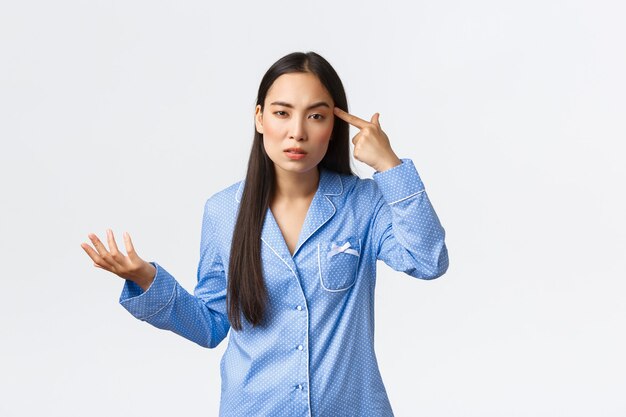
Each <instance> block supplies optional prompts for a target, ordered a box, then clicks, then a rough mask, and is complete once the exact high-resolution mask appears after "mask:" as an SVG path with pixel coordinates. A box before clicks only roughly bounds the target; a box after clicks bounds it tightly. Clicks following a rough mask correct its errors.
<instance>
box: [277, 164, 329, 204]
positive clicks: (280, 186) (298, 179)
mask: <svg viewBox="0 0 626 417" xmlns="http://www.w3.org/2000/svg"><path fill="white" fill-rule="evenodd" d="M319 178H320V174H319V170H318V168H317V167H314V168H313V169H311V170H309V171H307V172H291V171H285V170H281V169H280V168H277V169H276V189H275V194H274V195H275V198H277V199H280V200H286V201H290V200H291V201H295V200H302V199H308V198H311V197H312V196H313V195H314V194H315V192H316V191H317V188H318V185H319Z"/></svg>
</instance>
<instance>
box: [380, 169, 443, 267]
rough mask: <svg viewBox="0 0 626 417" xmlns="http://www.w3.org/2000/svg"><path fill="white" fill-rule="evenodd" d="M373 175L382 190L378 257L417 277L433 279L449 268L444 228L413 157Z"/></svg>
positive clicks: (391, 265)
mask: <svg viewBox="0 0 626 417" xmlns="http://www.w3.org/2000/svg"><path fill="white" fill-rule="evenodd" d="M401 161H402V164H400V165H397V166H395V167H393V168H390V169H388V170H385V171H382V172H378V171H377V172H375V173H374V175H373V176H372V178H373V179H374V181H376V184H377V185H378V189H379V191H380V198H379V199H378V201H377V203H376V207H375V210H374V212H375V215H374V217H373V220H372V222H373V233H372V234H371V238H372V244H373V245H374V247H375V248H376V250H377V256H376V257H377V259H379V260H382V261H383V262H385V263H386V264H387V265H389V266H390V267H391V268H393V269H394V270H396V271H402V272H405V273H406V274H408V275H410V276H413V277H415V278H422V279H434V278H437V277H440V276H441V275H443V274H444V273H445V272H446V271H447V269H448V250H447V247H446V244H445V230H444V228H443V227H442V225H441V223H440V222H439V218H438V217H437V214H436V213H435V210H434V208H433V206H432V205H431V203H430V200H429V199H428V195H427V194H426V190H425V189H424V184H423V183H422V180H421V178H420V176H419V174H418V172H417V170H416V168H415V166H414V164H413V161H412V160H411V159H407V158H403V159H401Z"/></svg>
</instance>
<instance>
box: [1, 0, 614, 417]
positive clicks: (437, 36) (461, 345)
mask: <svg viewBox="0 0 626 417" xmlns="http://www.w3.org/2000/svg"><path fill="white" fill-rule="evenodd" d="M625 12H626V6H624V5H623V2H618V1H613V2H609V1H602V0H600V1H593V2H592V1H591V0H587V1H581V0H574V1H565V0H563V1H550V0H548V1H546V0H541V1H539V0H531V1H525V2H521V1H520V2H516V1H489V0H478V1H475V2H463V1H449V0H445V1H440V2H436V3H435V2H417V3H416V2H408V1H407V2H400V1H389V0H387V1H384V2H373V1H359V2H357V1H349V2H338V1H319V2H306V3H304V2H302V3H301V2H293V1H289V2H230V3H229V2H201V1H188V2H174V1H89V2H87V1H67V0H65V1H57V2H45V1H19V2H17V1H13V2H8V1H6V2H2V3H1V5H0V140H1V148H0V149H1V151H0V181H1V192H0V203H1V205H0V210H1V212H0V256H1V257H2V269H1V277H0V279H1V284H2V285H1V288H2V301H1V302H0V327H1V329H2V330H1V333H0V337H1V341H0V393H1V394H0V398H1V400H0V415H2V416H7V417H13V416H36V415H46V416H63V417H67V416H133V417H137V416H168V415H186V414H187V415H196V416H216V415H217V411H218V408H219V397H220V376H219V361H220V359H221V355H222V353H223V351H224V348H225V346H226V344H227V341H223V342H222V344H221V345H219V346H218V347H217V348H215V349H213V350H209V349H204V348H201V347H199V346H197V345H195V344H193V343H192V342H190V341H188V340H186V339H183V338H181V337H180V336H177V335H175V334H173V333H169V332H166V331H163V330H159V329H156V328H154V327H151V326H150V325H148V324H146V323H143V322H141V321H138V320H136V319H135V318H133V317H132V316H131V315H130V314H128V313H127V312H126V310H124V308H123V307H121V306H120V305H119V304H118V297H119V294H120V292H121V289H122V285H123V281H122V280H121V279H120V278H119V277H117V276H115V275H113V274H110V273H108V272H105V271H102V270H99V269H97V268H94V267H93V266H92V262H91V261H90V259H89V258H88V257H87V255H86V254H85V253H84V252H83V250H82V249H81V248H80V243H81V242H84V241H88V240H87V234H88V233H89V232H95V233H97V234H98V235H99V236H100V237H101V238H104V232H105V230H106V228H108V227H111V228H112V229H113V230H114V232H115V234H116V236H117V237H118V241H120V240H119V239H121V233H122V232H123V231H124V230H127V231H129V232H130V234H131V236H132V237H133V241H134V243H135V246H136V249H137V251H138V253H139V255H140V256H142V257H143V258H144V259H146V260H156V261H158V262H159V263H161V264H162V265H163V266H164V267H166V268H167V269H168V271H170V272H171V273H172V274H173V275H174V276H175V277H176V278H177V279H178V281H179V282H180V283H181V284H182V285H183V286H184V287H185V288H186V289H187V290H188V291H192V290H193V288H194V285H195V281H196V275H195V274H196V267H197V262H198V259H199V244H200V226H201V220H202V209H203V204H204V201H205V200H206V198H208V196H210V195H211V194H213V193H214V192H216V191H218V190H220V189H222V188H224V187H226V186H228V185H230V184H232V183H233V182H235V181H238V180H240V179H241V178H243V176H244V174H245V167H246V164H247V158H248V154H249V150H250V145H251V141H252V135H253V131H254V130H253V129H254V124H253V112H254V104H255V97H256V92H257V88H258V84H259V82H260V80H261V77H262V75H263V74H264V72H265V71H266V70H267V68H268V67H269V66H270V65H271V64H272V63H273V62H274V61H276V60H277V59H279V58H280V57H282V56H283V55H285V54H287V53H290V52H293V51H310V50H312V51H315V52H318V53H320V54H321V55H322V56H324V57H325V58H326V59H328V60H329V61H330V63H331V64H332V65H333V66H334V67H335V69H336V70H337V72H338V73H339V75H340V77H341V78H342V81H343V83H344V86H345V88H346V92H347V95H348V101H349V110H350V112H351V113H352V114H355V115H357V116H359V117H361V118H367V119H369V118H370V117H371V116H372V115H373V114H374V113H375V112H380V122H381V125H382V127H383V130H385V132H386V133H387V134H388V136H389V138H390V140H391V144H392V147H393V148H394V150H395V151H396V153H397V154H398V156H400V157H408V158H412V159H413V161H414V162H415V165H416V167H417V169H418V171H419V172H420V174H421V176H422V179H423V180H424V183H425V186H426V189H427V191H428V194H429V197H430V199H431V201H432V203H433V205H434V207H435V210H436V211H437V213H438V215H439V217H440V220H441V222H442V224H443V225H444V228H445V229H446V233H447V235H446V241H447V244H448V249H449V254H450V268H449V270H448V272H447V273H446V274H445V275H444V276H443V277H441V278H439V279H437V280H434V281H421V280H417V279H414V278H411V277H409V276H408V275H403V274H401V273H399V272H396V271H393V270H391V269H390V268H388V267H387V266H386V265H385V264H383V263H379V275H378V284H377V294H376V351H377V355H378V359H379V365H380V369H381V372H382V375H383V380H384V382H385V385H386V387H387V391H388V394H389V397H390V400H391V403H392V406H393V408H394V411H395V413H396V415H397V416H400V417H403V416H409V417H410V416H430V417H435V416H441V417H444V416H445V417H448V416H463V417H465V416H476V417H487V416H493V417H502V416H533V417H534V416H546V417H547V416H550V417H552V416H624V415H626V399H625V398H626V397H625V396H624V392H626V359H625V355H624V352H626V337H625V336H624V333H625V328H626V302H625V301H626V300H625V294H626V283H625V280H626V274H625V273H624V271H625V269H626V256H625V255H626V250H625V249H626V221H625V220H624V213H626V196H625V192H624V190H625V187H624V182H625V180H626V164H624V156H625V150H624V148H625V147H624V146H623V144H624V141H625V140H626V123H625V119H626V118H625V116H626V99H625V97H626V82H625V79H626V78H625V77H624V74H626V49H625V48H624V39H626V26H624V24H623V23H624V18H625ZM356 133H357V130H355V128H352V130H351V136H354V135H355V134H356ZM355 166H356V168H357V172H358V173H359V175H360V176H361V177H370V176H371V174H372V172H373V170H371V169H370V168H369V167H368V166H366V165H363V164H361V163H358V162H357V163H356V164H355ZM120 242H121V241H120Z"/></svg>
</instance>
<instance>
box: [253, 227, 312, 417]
mask: <svg viewBox="0 0 626 417" xmlns="http://www.w3.org/2000/svg"><path fill="white" fill-rule="evenodd" d="M261 240H262V241H263V242H265V244H266V245H267V246H269V248H270V249H271V250H272V252H274V254H275V255H276V256H278V259H280V260H281V261H283V263H284V264H285V265H287V268H289V270H290V271H291V273H292V274H293V276H294V277H295V278H296V281H297V282H298V288H300V292H301V293H302V299H303V300H304V306H305V307H304V308H305V309H306V379H307V382H306V385H307V397H308V403H309V416H311V376H310V370H309V367H310V366H311V365H310V362H311V361H310V359H309V350H310V349H311V347H310V345H309V304H308V303H307V301H306V296H305V295H304V291H303V290H302V285H300V280H299V279H298V275H296V273H295V272H294V270H293V269H291V266H289V264H288V263H287V262H285V260H284V259H283V258H282V257H281V256H280V255H279V254H278V252H276V251H275V250H274V248H273V247H272V245H270V244H269V243H267V241H266V240H265V239H263V237H261Z"/></svg>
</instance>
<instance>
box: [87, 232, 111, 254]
mask: <svg viewBox="0 0 626 417" xmlns="http://www.w3.org/2000/svg"><path fill="white" fill-rule="evenodd" d="M88 236H89V239H90V240H91V243H93V246H94V247H95V248H96V250H97V251H98V253H99V254H100V256H102V255H104V254H105V253H109V251H107V248H106V247H105V246H104V244H103V243H102V242H100V239H98V236H96V235H95V234H93V233H90V234H89V235H88Z"/></svg>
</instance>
